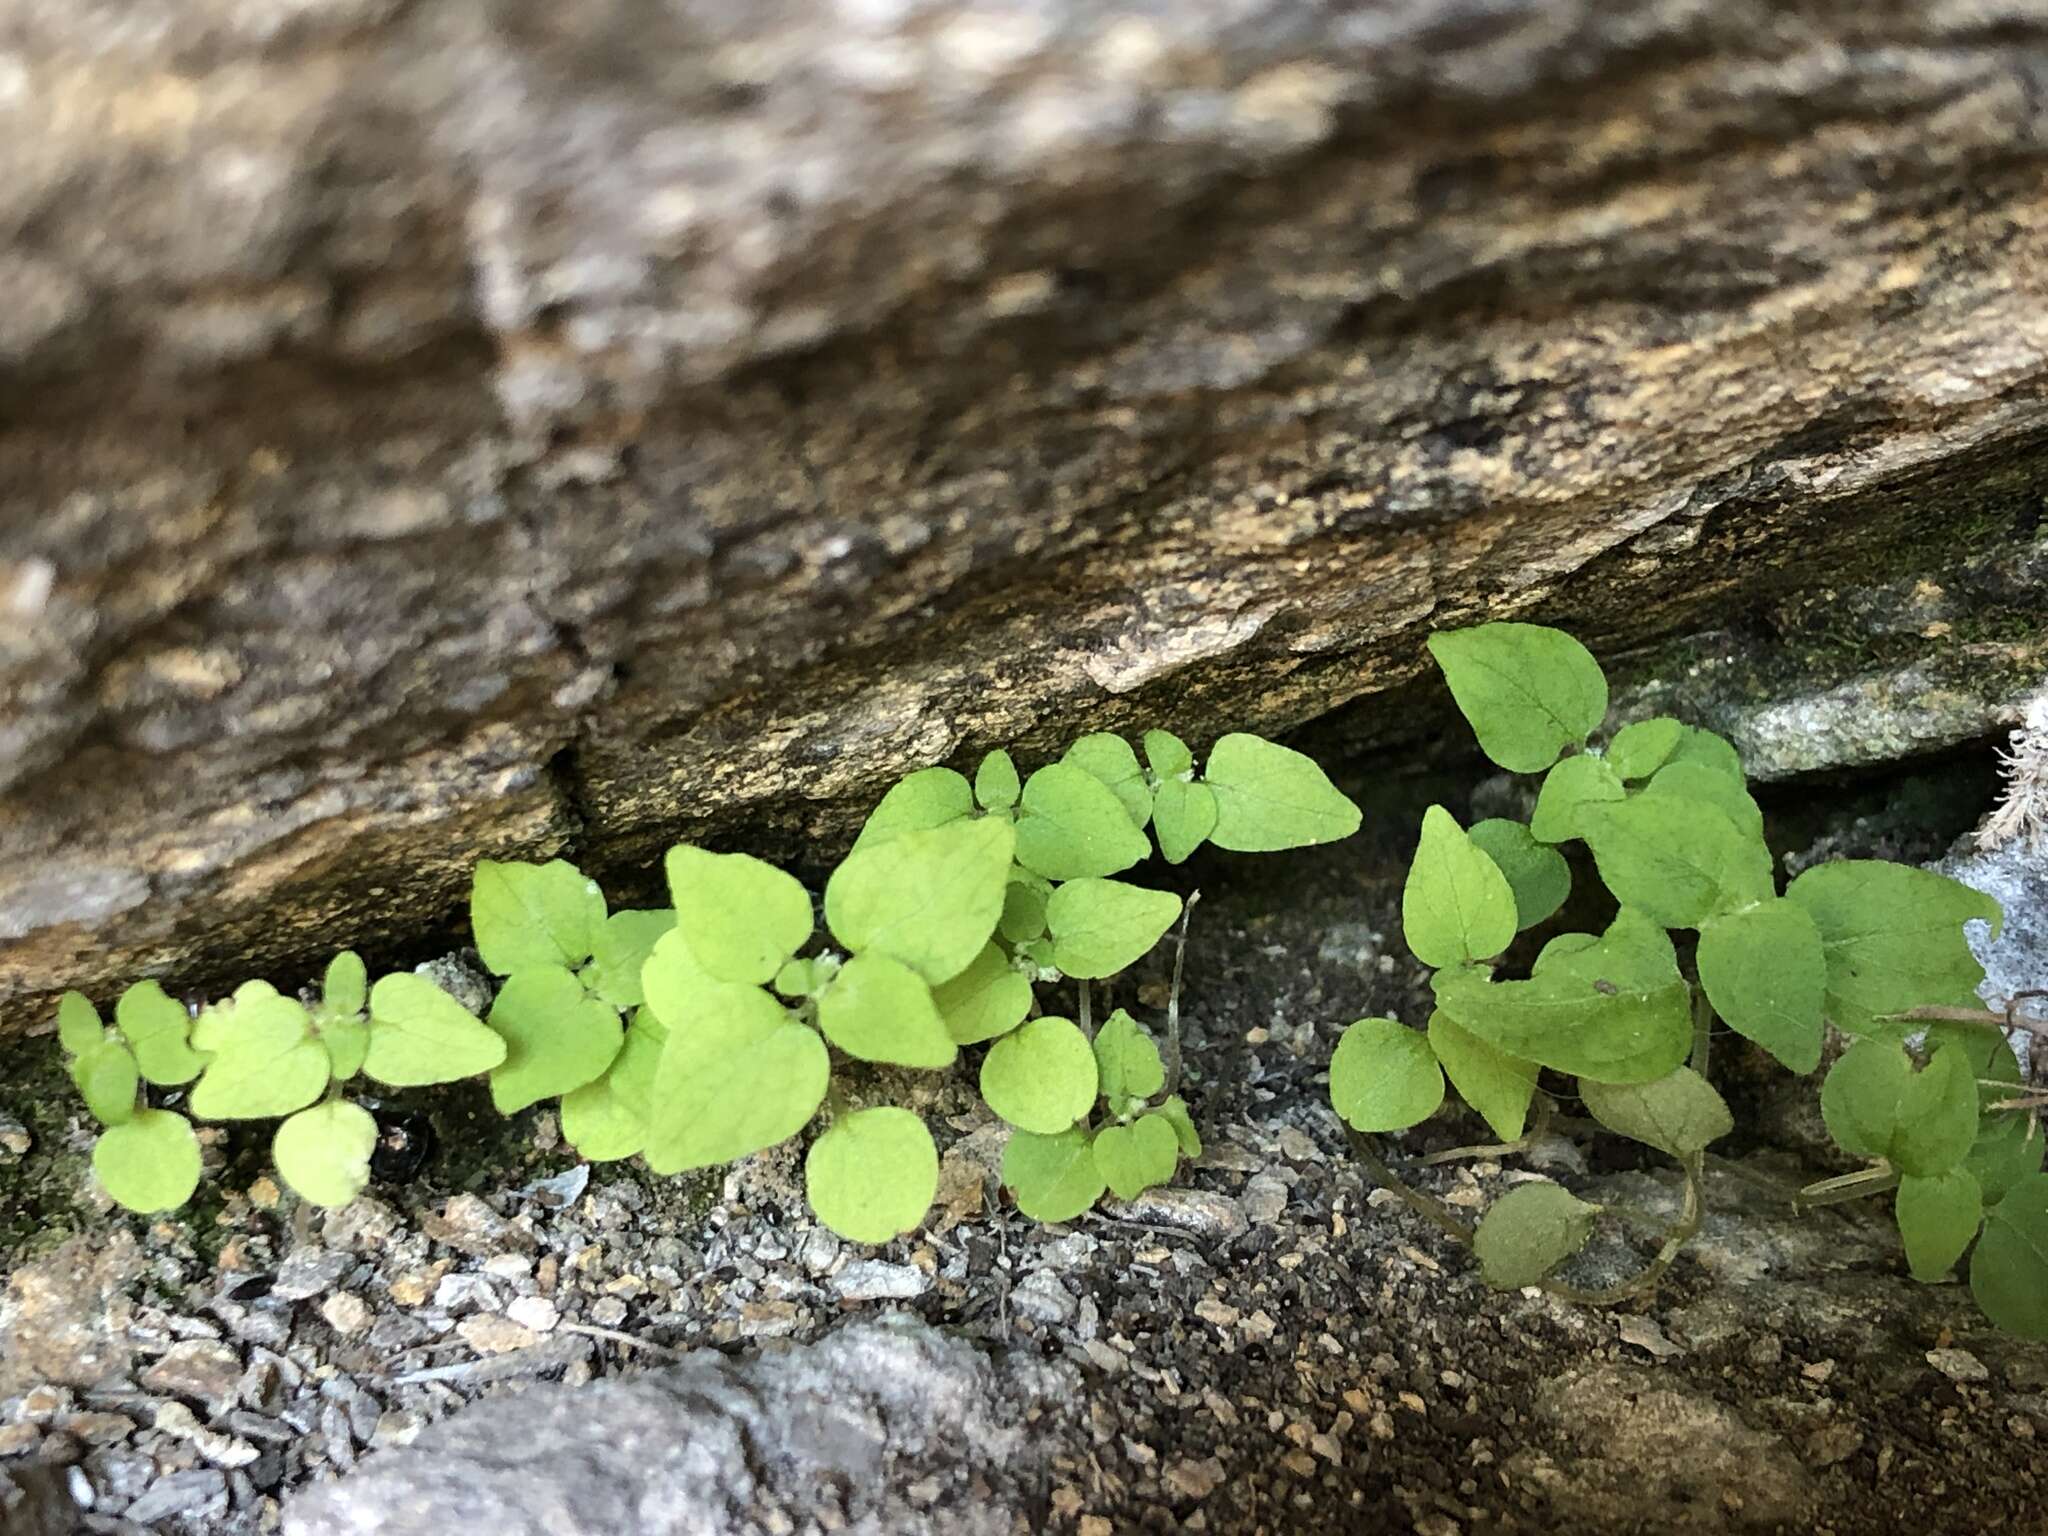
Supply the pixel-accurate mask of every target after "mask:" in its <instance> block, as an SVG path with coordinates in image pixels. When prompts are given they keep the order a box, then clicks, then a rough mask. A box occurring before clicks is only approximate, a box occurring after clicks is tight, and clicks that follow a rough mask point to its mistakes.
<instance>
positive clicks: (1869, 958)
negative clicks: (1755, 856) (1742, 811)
mask: <svg viewBox="0 0 2048 1536" xmlns="http://www.w3.org/2000/svg"><path fill="white" fill-rule="evenodd" d="M1785 897H1786V899H1787V900H1788V901H1795V902H1797V903H1799V905H1801V906H1802V907H1804V908H1805V909H1806V911H1807V914H1808V915H1809V916H1810V917H1812V919H1813V922H1814V926H1815V927H1816V928H1818V929H1819V930H1820V938H1821V946H1822V948H1823V950H1825V952H1826V954H1827V962H1828V1005H1827V1006H1828V1016H1829V1017H1830V1018H1831V1019H1833V1021H1834V1023H1835V1026H1836V1027H1837V1028H1838V1029H1842V1030H1845V1031H1847V1032H1848V1033H1850V1034H1858V1035H1861V1034H1872V1033H1885V1034H1891V1035H1894V1036H1897V1035H1902V1034H1903V1033H1904V1032H1905V1028H1906V1026H1902V1025H1897V1024H1893V1023H1891V1022H1889V1021H1887V1020H1886V1019H1885V1018H1884V1017H1883V1016H1884V1015H1886V1014H1892V1013H1901V1012H1904V1011H1905V1010H1907V1009H1909V1008H1917V1007H1923V1006H1928V1005H1948V1006H1960V1007H1974V1006H1977V985H1978V983H1979V982H1981V981H1982V980H1983V979H1984V968H1983V966H1981V965H1980V964H1978V962H1977V957H1976V956H1975V955H1974V954H1972V953H1971V951H1970V945H1969V941H1968V940H1967V939H1966V938H1965V937H1964V936H1963V924H1965V923H1966V922H1970V921H1972V920H1973V919H1974V920H1981V921H1983V922H1985V923H1988V924H1989V925H1990V929H1991V937H1993V938H1996V937H1997V935H1998V929H1999V924H2000V921H2001V919H2002V916H2003V914H2002V912H2001V910H2000V908H1999V905H1998V903H1997V902H1996V901H1994V900H1992V899H1991V898H1990V897H1989V896H1985V895H1981V894H1979V893H1978V892H1976V891H1973V890H1971V889H1970V888H1969V887H1968V886H1966V885H1963V884H1960V883H1959V882H1957V881H1954V880H1950V879H1948V878H1947V877H1946V876H1943V875H1937V874H1935V873H1933V872H1932V871H1930V870H1925V869H1917V868H1915V867H1914V866H1912V865H1910V864H1893V863H1890V862H1887V861H1885V860H1881V859H1844V860H1841V861H1839V862H1836V863H1831V864H1816V865H1815V866H1814V867H1813V868H1811V869H1809V870H1807V871H1806V872H1805V873H1804V874H1802V875H1800V876H1799V878H1798V879H1796V880H1794V881H1793V882H1792V884H1791V885H1790V886H1788V887H1787V888H1786V891H1785Z"/></svg>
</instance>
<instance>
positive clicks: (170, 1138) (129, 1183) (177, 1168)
mask: <svg viewBox="0 0 2048 1536" xmlns="http://www.w3.org/2000/svg"><path fill="white" fill-rule="evenodd" d="M92 1171H93V1173H94V1175H95V1176H96V1177H97V1178H98V1179H99V1181H100V1187H101V1188H102V1189H104V1190H106V1192H107V1193H108V1194H109V1195H111V1196H113V1198H114V1199H115V1201H117V1202H118V1203H119V1204H121V1205H124V1206H126V1207H127V1208H128V1209H129V1210H131V1211H140V1212H142V1213H144V1214H145V1215H147V1214H150V1213H153V1212H156V1211H168V1210H173V1209H175V1208H176V1207H178V1206H181V1205H183V1204H184V1203H185V1202H186V1201H187V1200H189V1199H191V1198H192V1191H193V1190H195V1189H197V1188H198V1187H199V1138H198V1137H196V1136H194V1135H193V1134H192V1126H191V1124H190V1122H188V1121H187V1120H186V1119H185V1117H184V1116H183V1115H180V1114H174V1113H173V1112H172V1111H170V1110H168V1109H145V1110H140V1111H138V1112H137V1113H136V1114H135V1116H134V1118H132V1119H130V1120H126V1121H123V1122H122V1123H121V1124H119V1125H116V1126H112V1127H110V1128H109V1129H108V1130H107V1132H106V1133H105V1134H104V1135H103V1136H101V1137H100V1139H99V1141H98V1143H97V1144H95V1145H94V1147H93V1149H92Z"/></svg>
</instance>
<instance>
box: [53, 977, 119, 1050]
mask: <svg viewBox="0 0 2048 1536" xmlns="http://www.w3.org/2000/svg"><path fill="white" fill-rule="evenodd" d="M106 1037H107V1030H106V1026H105V1025H104V1024H102V1023H101V1022H100V1011H99V1009H97V1008H95V1007H93V1005H92V999H91V998H89V997H87V996H86V995H85V994H84V993H83V992H66V993H65V994H64V995H63V996H62V997H60V998H58V999H57V1043H58V1044H60V1045H62V1046H63V1047H64V1049H65V1050H67V1051H69V1052H70V1053H71V1054H72V1055H74V1056H78V1055H82V1054H84V1053H85V1052H86V1051H88V1050H90V1049H91V1048H92V1047H93V1046H96V1045H98V1044H99V1043H100V1042H101V1041H103V1040H105V1039H106Z"/></svg>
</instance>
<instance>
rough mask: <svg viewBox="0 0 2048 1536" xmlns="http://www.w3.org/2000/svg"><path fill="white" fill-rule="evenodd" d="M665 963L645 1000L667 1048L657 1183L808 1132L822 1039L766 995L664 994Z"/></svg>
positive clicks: (655, 1117) (732, 986) (656, 1125)
mask: <svg viewBox="0 0 2048 1536" xmlns="http://www.w3.org/2000/svg"><path fill="white" fill-rule="evenodd" d="M882 846H884V847H886V846H887V845H886V844H884V845H882ZM664 942H666V941H664ZM660 959H661V947H660V946H659V945H657V946H656V947H655V954H654V956H653V957H652V958H651V959H650V960H649V961H648V972H647V995H648V999H649V1001H650V1002H651V1003H654V1004H656V1005H657V1006H658V1008H659V1017H660V1018H661V1020H662V1022H663V1023H664V1024H666V1025H667V1026H668V1040H667V1042H666V1043H665V1044H664V1045H663V1047H662V1051H661V1060H660V1062H659V1063H658V1064H657V1065H656V1067H655V1071H654V1090H653V1093H652V1095H651V1097H650V1102H649V1106H648V1133H647V1145H646V1148H645V1153H644V1155H645V1157H646V1159H647V1166H648V1167H649V1168H650V1169H652V1170H653V1171H654V1172H655V1173H659V1174H671V1173H681V1172H683V1171H685V1170H686V1169H691V1168H709V1167H712V1166H714V1165H715V1164H718V1163H729V1162H731V1161H732V1160H733V1159H734V1158H739V1157H746V1156H749V1155H750V1154H752V1153H755V1152H759V1151H761V1150H762V1149H763V1148H765V1147H772V1146H774V1145H775V1144H776V1143H777V1142H782V1141H787V1140H788V1139H789V1138H790V1137H792V1136H794V1135H795V1134H796V1133H797V1132H798V1131H800V1130H802V1129H803V1128H804V1126H805V1125H806V1124H808V1123H809V1121H810V1118H811V1116H812V1115H814V1114H816V1113H817V1112H818V1106H819V1105H820V1104H822V1103H823V1102H824V1100H825V1088H826V1084H827V1083H828V1082H829V1081H830V1079H831V1075H832V1058H831V1053H830V1052H828V1051H827V1050H826V1048H825V1042H824V1041H823V1040H822V1039H820V1038H819V1036H818V1032H817V1031H816V1030H814V1029H812V1028H810V1027H809V1026H807V1025H804V1024H801V1023H798V1022H797V1021H796V1020H795V1019H794V1018H792V1017H791V1016H790V1013H789V1010H788V1009H786V1008H784V1007H783V1006H782V1004H780V1003H778V1002H777V1001H776V1000H775V999H774V998H773V997H771V996H769V995H768V994H767V993H766V992H763V991H762V990H761V989H760V988H759V987H747V986H741V985H739V984H737V983H734V982H715V981H707V982H701V983H698V984H696V985H695V986H685V987H682V988H680V989H678V990H676V991H674V992H672V993H664V992H662V991H659V990H657V985H656V980H655V968H656V966H657V965H658V963H659V962H660Z"/></svg>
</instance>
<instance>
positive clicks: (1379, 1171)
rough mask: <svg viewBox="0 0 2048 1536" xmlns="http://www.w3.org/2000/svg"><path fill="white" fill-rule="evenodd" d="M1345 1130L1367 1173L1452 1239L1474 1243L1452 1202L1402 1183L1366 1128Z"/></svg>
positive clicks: (1466, 1243)
mask: <svg viewBox="0 0 2048 1536" xmlns="http://www.w3.org/2000/svg"><path fill="white" fill-rule="evenodd" d="M1344 1134H1345V1135H1346V1136H1348V1137H1349V1138H1350V1139H1351V1151H1352V1155H1353V1156H1355V1157H1356V1158H1357V1159H1358V1161H1359V1162H1360V1163H1361V1164H1363V1165H1364V1167H1365V1171H1366V1173H1367V1174H1368V1175H1370V1176H1371V1178H1372V1181H1373V1182H1374V1183H1375V1184H1377V1185H1379V1186H1380V1188H1382V1189H1385V1190H1391V1191H1392V1192H1393V1193H1394V1194H1395V1195H1398V1196H1399V1197H1400V1199H1401V1202H1402V1204H1404V1205H1406V1206H1407V1207H1408V1209H1409V1210H1411V1211H1413V1212H1414V1213H1415V1214H1416V1215H1418V1216H1420V1217H1421V1218H1422V1219H1423V1220H1424V1221H1426V1222H1428V1223H1430V1225H1432V1226H1434V1227H1436V1228H1437V1229H1438V1230H1439V1231H1441V1232H1442V1233H1443V1234H1444V1235H1445V1236H1446V1237H1448V1238H1450V1239H1451V1240H1452V1241H1453V1242H1457V1243H1463V1244H1464V1245H1465V1246H1466V1247H1467V1248H1469V1247H1471V1246H1472V1228H1471V1227H1469V1226H1467V1225H1466V1224H1465V1223H1464V1222H1462V1221H1460V1220H1459V1219H1458V1218H1457V1217H1456V1216H1454V1215H1452V1214H1451V1208H1450V1207H1449V1206H1447V1205H1445V1204H1444V1203H1443V1202H1442V1201H1441V1200H1434V1199H1432V1198H1430V1197H1429V1196H1428V1195H1425V1194H1424V1193H1423V1192H1422V1191H1421V1190H1419V1189H1414V1188H1411V1187H1410V1186H1409V1185H1407V1184H1405V1183H1403V1182H1402V1181H1401V1179H1400V1178H1399V1177H1397V1176H1396V1174H1395V1173H1394V1170H1393V1169H1391V1168H1389V1167H1388V1166H1387V1164H1386V1160H1385V1159H1383V1158H1382V1157H1381V1156H1380V1155H1379V1152H1378V1151H1377V1150H1376V1149H1375V1148H1374V1147H1373V1144H1372V1142H1371V1141H1370V1140H1368V1139H1367V1138H1366V1135H1365V1133H1364V1132H1363V1131H1358V1130H1354V1129H1352V1127H1350V1126H1348V1125H1347V1126H1345V1127H1344Z"/></svg>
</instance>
